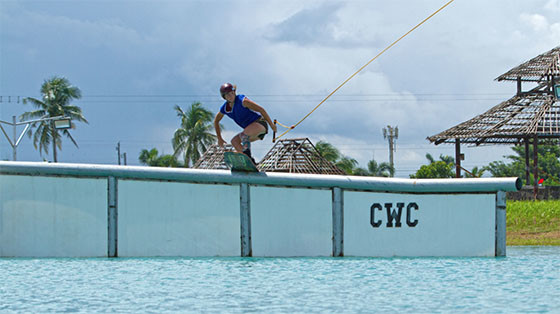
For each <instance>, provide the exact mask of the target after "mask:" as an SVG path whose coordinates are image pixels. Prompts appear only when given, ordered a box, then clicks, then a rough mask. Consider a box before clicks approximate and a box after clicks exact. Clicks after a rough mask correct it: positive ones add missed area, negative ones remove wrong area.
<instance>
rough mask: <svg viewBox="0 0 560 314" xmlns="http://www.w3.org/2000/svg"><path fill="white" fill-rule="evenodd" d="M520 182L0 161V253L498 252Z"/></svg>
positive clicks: (13, 254)
mask: <svg viewBox="0 0 560 314" xmlns="http://www.w3.org/2000/svg"><path fill="white" fill-rule="evenodd" d="M519 188H520V186H519V180H516V179H515V178H508V179H495V180H491V179H453V180H407V179H386V178H363V177H350V176H318V175H295V174H277V173H276V174H265V173H256V174H242V173H231V172H229V171H209V170H192V169H161V168H160V169H158V168H144V167H117V166H101V165H71V164H57V165H53V164H44V163H20V162H0V256H4V257H7V256H17V257H20V256H22V257H23V256H39V257H43V256H59V257H60V256H68V257H78V256H343V255H344V256H495V255H504V254H505V193H503V192H501V191H513V190H517V189H519ZM500 202H501V203H500ZM496 230H498V231H496Z"/></svg>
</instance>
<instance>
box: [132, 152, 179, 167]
mask: <svg viewBox="0 0 560 314" xmlns="http://www.w3.org/2000/svg"><path fill="white" fill-rule="evenodd" d="M158 155H159V152H158V150H157V149H156V148H152V149H151V150H147V149H143V150H142V151H141V152H140V156H138V160H139V161H140V163H141V164H143V165H148V166H150V167H179V166H180V163H179V162H178V161H177V158H175V156H173V155H161V156H158Z"/></svg>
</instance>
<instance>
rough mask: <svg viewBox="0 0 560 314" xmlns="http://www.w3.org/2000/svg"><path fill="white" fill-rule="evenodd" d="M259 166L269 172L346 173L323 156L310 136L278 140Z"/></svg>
mask: <svg viewBox="0 0 560 314" xmlns="http://www.w3.org/2000/svg"><path fill="white" fill-rule="evenodd" d="M258 168H259V170H261V171H267V172H290V173H315V174H340V175H344V174H345V173H344V171H342V170H341V169H340V168H338V167H337V166H336V165H334V164H333V163H332V162H330V161H328V160H326V159H325V158H323V157H322V156H321V155H320V154H319V152H318V151H317V149H316V148H315V146H314V145H313V144H312V143H311V141H310V140H309V139H308V138H295V139H282V140H278V141H277V142H276V144H274V146H273V147H272V148H271V149H270V151H269V152H268V153H267V154H266V155H265V156H264V158H263V159H262V160H261V162H260V163H259V165H258Z"/></svg>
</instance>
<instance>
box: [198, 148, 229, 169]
mask: <svg viewBox="0 0 560 314" xmlns="http://www.w3.org/2000/svg"><path fill="white" fill-rule="evenodd" d="M233 151H235V149H234V148H233V146H231V145H224V147H220V146H218V145H217V144H214V145H212V146H210V147H208V149H207V150H206V152H204V154H202V156H200V158H199V159H198V161H197V162H196V164H194V166H193V168H195V169H229V168H228V167H227V166H226V163H225V161H224V152H233Z"/></svg>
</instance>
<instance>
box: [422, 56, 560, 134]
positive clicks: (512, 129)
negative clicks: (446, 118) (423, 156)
mask: <svg viewBox="0 0 560 314" xmlns="http://www.w3.org/2000/svg"><path fill="white" fill-rule="evenodd" d="M518 78H519V82H521V81H533V82H537V87H535V88H533V89H532V90H530V91H525V92H524V91H522V89H521V83H519V85H518V92H517V95H515V96H513V97H512V98H510V99H508V100H506V101H504V102H502V103H500V104H498V105H497V106H494V107H493V108H491V109H490V110H488V111H486V112H485V113H483V114H481V115H478V116H476V117H474V118H472V119H470V120H468V121H465V122H463V123H461V124H458V125H456V126H454V127H452V128H450V129H448V130H445V131H443V132H441V133H439V134H436V135H433V136H430V137H428V140H429V141H430V142H433V143H435V144H436V145H438V144H441V143H455V141H456V139H459V140H460V142H461V143H468V144H474V145H481V144H518V143H520V142H521V141H522V140H524V139H527V138H535V137H537V138H539V141H543V140H546V139H550V138H560V101H559V100H558V99H557V98H556V97H555V95H554V84H557V83H558V80H559V78H560V46H559V47H556V48H554V49H552V50H550V51H549V52H547V53H543V54H541V55H540V56H538V57H536V58H533V59H531V60H529V61H527V62H525V63H523V64H521V65H520V66H518V67H515V68H513V69H511V70H509V71H508V72H507V73H505V74H503V75H501V76H500V77H498V78H497V80H498V81H502V80H518Z"/></svg>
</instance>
